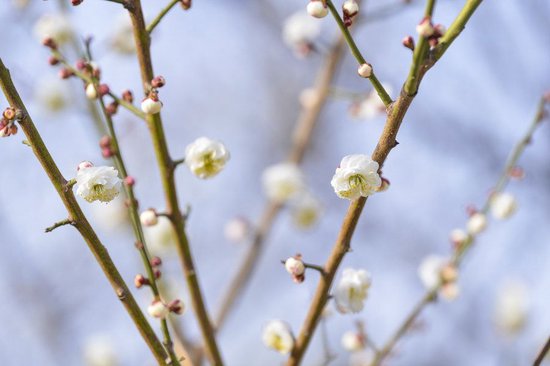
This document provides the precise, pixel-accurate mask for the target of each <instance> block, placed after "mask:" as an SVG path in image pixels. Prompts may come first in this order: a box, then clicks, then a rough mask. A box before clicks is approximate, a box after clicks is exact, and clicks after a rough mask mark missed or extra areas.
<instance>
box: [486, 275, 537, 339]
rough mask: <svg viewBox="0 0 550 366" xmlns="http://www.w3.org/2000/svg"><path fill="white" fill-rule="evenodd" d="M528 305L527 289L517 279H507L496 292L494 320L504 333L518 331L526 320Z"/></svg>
mask: <svg viewBox="0 0 550 366" xmlns="http://www.w3.org/2000/svg"><path fill="white" fill-rule="evenodd" d="M529 307H530V299H529V291H528V288H527V287H526V285H525V284H524V283H522V282H519V281H517V280H508V281H507V282H506V283H504V284H503V285H502V286H501V287H500V288H499V289H498V292H497V296H496V304H495V315H494V317H495V322H496V325H497V327H498V328H499V329H500V330H501V331H504V332H506V333H509V334H513V333H517V332H519V331H520V330H521V329H522V328H523V327H524V326H525V322H526V321H527V317H528V312H529Z"/></svg>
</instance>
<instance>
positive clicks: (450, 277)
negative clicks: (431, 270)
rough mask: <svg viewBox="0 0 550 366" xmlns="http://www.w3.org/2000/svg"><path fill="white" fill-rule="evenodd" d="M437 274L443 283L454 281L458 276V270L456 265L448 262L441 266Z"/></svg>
mask: <svg viewBox="0 0 550 366" xmlns="http://www.w3.org/2000/svg"><path fill="white" fill-rule="evenodd" d="M439 276H440V277H441V281H443V283H451V282H456V280H457V278H458V270H457V268H456V266H454V265H452V264H450V263H448V264H445V265H444V266H443V267H441V272H440V273H439Z"/></svg>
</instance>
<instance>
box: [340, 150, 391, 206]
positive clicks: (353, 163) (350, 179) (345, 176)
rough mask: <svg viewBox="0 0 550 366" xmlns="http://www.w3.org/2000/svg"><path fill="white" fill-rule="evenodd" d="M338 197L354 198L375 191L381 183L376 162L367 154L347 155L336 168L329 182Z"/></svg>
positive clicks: (365, 195)
mask: <svg viewBox="0 0 550 366" xmlns="http://www.w3.org/2000/svg"><path fill="white" fill-rule="evenodd" d="M330 184H331V185H332V187H333V188H334V192H336V194H337V195H338V197H340V198H346V199H349V200H356V199H358V198H359V197H361V196H363V197H367V196H369V195H371V194H373V193H374V192H376V191H377V190H378V189H379V188H380V186H381V185H382V179H381V178H380V175H379V174H378V163H377V162H376V161H373V160H372V159H371V158H370V157H369V156H367V155H348V156H345V157H344V158H343V159H342V161H341V162H340V166H339V167H338V168H336V172H335V173H334V177H333V178H332V181H331V182H330Z"/></svg>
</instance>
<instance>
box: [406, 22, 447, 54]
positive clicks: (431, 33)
mask: <svg viewBox="0 0 550 366" xmlns="http://www.w3.org/2000/svg"><path fill="white" fill-rule="evenodd" d="M416 32H417V33H418V34H419V35H420V36H421V37H423V38H426V39H427V40H428V42H429V43H430V46H431V47H435V46H437V44H438V43H439V39H440V38H441V37H443V35H444V34H445V32H446V28H445V26H444V25H442V24H436V25H435V26H434V25H433V23H432V20H431V18H429V17H426V18H424V19H422V21H421V22H420V23H419V24H418V25H417V26H416ZM407 38H408V37H407ZM407 38H405V39H407ZM403 44H404V45H405V40H404V41H403ZM405 47H408V45H405ZM413 47H414V46H413ZM408 48H410V47H408Z"/></svg>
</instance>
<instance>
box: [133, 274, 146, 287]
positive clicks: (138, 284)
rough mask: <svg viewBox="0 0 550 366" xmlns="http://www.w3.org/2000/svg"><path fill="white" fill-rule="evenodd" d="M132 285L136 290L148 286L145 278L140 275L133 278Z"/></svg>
mask: <svg viewBox="0 0 550 366" xmlns="http://www.w3.org/2000/svg"><path fill="white" fill-rule="evenodd" d="M134 285H135V286H136V288H141V287H143V286H148V285H149V280H148V279H147V278H145V276H144V275H142V274H137V275H136V277H134Z"/></svg>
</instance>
